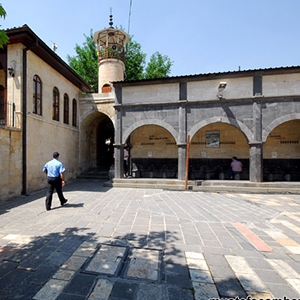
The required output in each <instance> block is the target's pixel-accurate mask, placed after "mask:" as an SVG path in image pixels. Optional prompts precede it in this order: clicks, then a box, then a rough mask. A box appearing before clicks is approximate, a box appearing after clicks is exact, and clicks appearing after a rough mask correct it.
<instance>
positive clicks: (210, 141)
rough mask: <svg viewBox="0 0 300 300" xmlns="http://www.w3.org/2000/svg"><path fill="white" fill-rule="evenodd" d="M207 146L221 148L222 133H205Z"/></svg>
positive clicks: (216, 131)
mask: <svg viewBox="0 0 300 300" xmlns="http://www.w3.org/2000/svg"><path fill="white" fill-rule="evenodd" d="M205 144H206V147H207V148H219V147H220V131H219V130H211V131H206V132H205Z"/></svg>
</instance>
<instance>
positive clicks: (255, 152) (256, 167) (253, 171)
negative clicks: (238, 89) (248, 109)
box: [249, 99, 263, 182]
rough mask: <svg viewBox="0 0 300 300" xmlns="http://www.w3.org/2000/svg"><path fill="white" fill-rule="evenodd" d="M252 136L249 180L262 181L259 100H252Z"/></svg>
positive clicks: (260, 109)
mask: <svg viewBox="0 0 300 300" xmlns="http://www.w3.org/2000/svg"><path fill="white" fill-rule="evenodd" d="M252 110H253V138H254V141H253V142H250V143H249V146H250V161H249V163H250V164H249V167H250V170H249V172H250V174H249V175H250V176H249V177H250V178H249V179H250V181H252V182H262V181H263V143H262V106H261V100H260V99H255V100H254V101H253V107H252Z"/></svg>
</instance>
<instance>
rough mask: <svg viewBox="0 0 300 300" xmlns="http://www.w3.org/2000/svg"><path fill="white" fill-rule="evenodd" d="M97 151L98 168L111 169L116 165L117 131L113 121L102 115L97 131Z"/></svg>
mask: <svg viewBox="0 0 300 300" xmlns="http://www.w3.org/2000/svg"><path fill="white" fill-rule="evenodd" d="M96 139H97V149H96V152H97V154H96V161H97V167H100V168H109V167H110V166H111V165H113V163H114V147H113V144H114V141H115V129H114V125H113V123H112V121H111V120H110V119H109V118H108V117H107V116H106V115H102V118H101V120H100V122H99V123H98V126H97V130H96Z"/></svg>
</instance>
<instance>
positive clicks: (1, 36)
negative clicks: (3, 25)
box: [0, 3, 9, 48]
mask: <svg viewBox="0 0 300 300" xmlns="http://www.w3.org/2000/svg"><path fill="white" fill-rule="evenodd" d="M5 17H6V11H5V9H4V8H3V6H2V4H1V3H0V18H3V19H5ZM8 41H9V38H8V36H7V34H6V33H5V30H3V29H1V30H0V48H3V46H4V45H6V44H7V43H8Z"/></svg>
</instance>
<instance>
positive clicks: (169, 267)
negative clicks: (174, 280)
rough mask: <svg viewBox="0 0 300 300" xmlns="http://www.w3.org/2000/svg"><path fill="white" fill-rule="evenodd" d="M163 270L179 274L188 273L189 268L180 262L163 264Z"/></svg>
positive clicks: (167, 272)
mask: <svg viewBox="0 0 300 300" xmlns="http://www.w3.org/2000/svg"><path fill="white" fill-rule="evenodd" d="M165 272H166V274H170V275H172V274H181V275H188V274H189V269H188V267H187V266H186V265H180V264H165Z"/></svg>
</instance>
